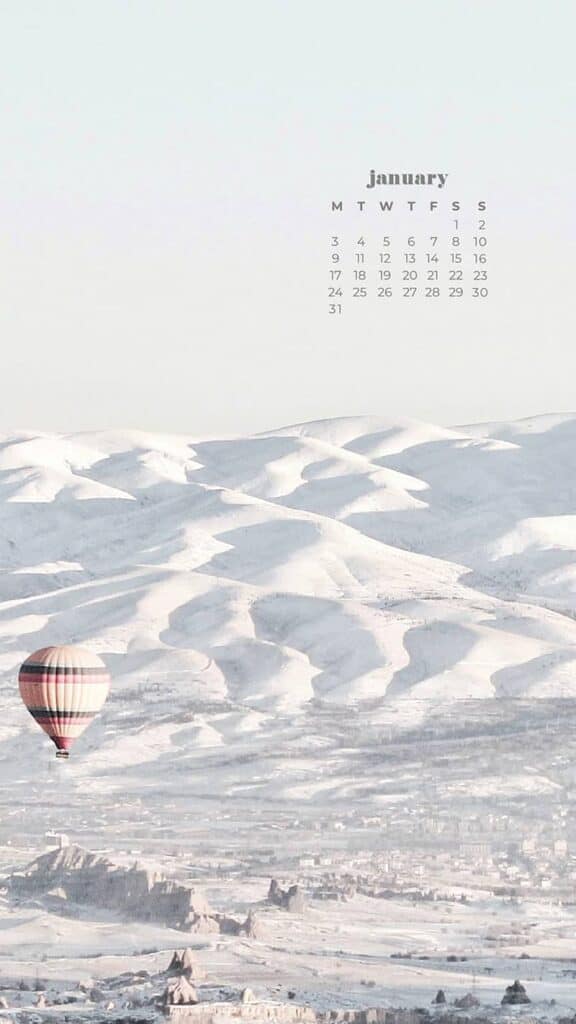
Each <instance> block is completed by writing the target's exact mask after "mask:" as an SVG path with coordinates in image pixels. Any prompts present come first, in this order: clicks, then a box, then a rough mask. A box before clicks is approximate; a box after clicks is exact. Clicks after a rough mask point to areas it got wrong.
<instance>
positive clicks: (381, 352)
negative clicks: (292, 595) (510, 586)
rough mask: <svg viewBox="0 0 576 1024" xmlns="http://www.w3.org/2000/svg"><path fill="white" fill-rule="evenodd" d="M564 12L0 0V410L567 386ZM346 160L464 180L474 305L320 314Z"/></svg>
mask: <svg viewBox="0 0 576 1024" xmlns="http://www.w3.org/2000/svg"><path fill="white" fill-rule="evenodd" d="M574 10H575V9H574V3H573V0H565V2H563V0H550V2H548V3H542V2H541V0H537V2H536V0H435V2H434V3H432V2H430V0H412V2H405V3H399V2H398V0H396V2H394V3H392V2H389V0H359V2H356V3H353V2H351V0H347V2H343V0H243V2H242V3H240V2H238V0H219V2H218V0H214V2H206V0H205V2H203V3H199V2H195V0H92V2H88V0H50V2H49V3H47V2H46V0H0V89H1V93H0V95H1V112H0V117H1V129H2V135H1V137H2V163H1V188H0V204H1V224H2V229H1V233H0V281H1V289H2V301H1V303H0V326H1V331H2V346H3V347H2V355H3V361H2V365H3V377H4V385H5V386H4V389H3V400H2V403H1V405H0V429H2V430H11V429H13V428H16V427H25V428H32V429H43V430H78V429H85V428H93V427H108V426H132V427H142V428H145V429H154V430H177V431H184V432H186V433H191V434H206V433H211V434H214V433H219V432H226V433H235V432H238V433H240V432H244V431H249V430H260V429H265V428H267V427H272V426H280V425H282V424H284V423H289V422H294V421H298V420H304V419H313V418H320V417H324V416H336V415H347V414H358V413H364V412H365V413H372V414H382V415H387V416H388V415H406V416H415V417H421V418H425V419H431V420H435V421H439V422H445V423H450V422H463V421H471V420H479V419H492V418H507V417H515V416H522V415H528V414H532V413H536V412H544V411H552V410H554V411H560V410H566V409H569V408H571V407H574V406H576V399H575V397H574V393H575V388H574V379H575V376H576V345H575V341H574V338H575V336H574V325H575V300H574V291H575V289H574V282H573V277H574V268H575V260H574V217H573V212H572V211H573V208H574V206H573V191H574V187H575V186H574V182H575V180H576V176H575V166H574V165H575V160H574V124H575V114H576V90H575V85H574V79H575V70H574V69H575V64H574V58H573V47H574V38H575V34H576V14H575V13H574ZM370 167H376V168H379V169H381V170H390V171H396V170H398V171H404V170H423V171H448V172H449V173H450V196H454V197H455V198H459V196H460V194H461V195H462V196H464V195H469V196H470V197H474V196H478V197H487V199H488V201H489V203H490V220H489V227H490V231H491V239H490V242H491V247H492V248H491V254H492V264H491V274H492V280H491V292H492V295H491V298H490V300H489V301H488V302H487V303H484V304H483V305H482V306H481V307H480V306H478V305H476V304H473V303H472V302H471V301H465V302H463V303H460V304H452V305H451V304H450V303H449V302H448V301H442V302H440V303H438V304H436V305H434V306H433V308H429V307H428V306H427V305H426V304H424V303H423V302H417V303H415V304H413V305H411V306H407V305H406V304H403V303H402V302H394V303H392V304H390V305H388V306H387V307H386V309H382V310H379V309H378V310H375V309H374V307H373V306H371V310H372V312H366V311H364V312H362V311H359V312H357V313H356V312H351V314H350V315H349V316H346V315H345V316H344V317H343V318H342V319H341V320H339V321H338V322H334V321H333V320H331V319H330V318H329V317H328V315H327V312H326V298H325V289H326V267H327V243H328V235H329V232H330V226H329V225H330V222H329V219H328V216H327V210H328V206H329V202H330V200H331V199H332V198H333V197H335V196H337V197H342V198H350V199H355V198H357V197H360V198H364V194H363V193H365V190H364V184H365V182H366V175H367V172H368V170H369V168H370ZM357 194H358V195H357Z"/></svg>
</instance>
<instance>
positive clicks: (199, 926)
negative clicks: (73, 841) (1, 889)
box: [9, 846, 241, 932]
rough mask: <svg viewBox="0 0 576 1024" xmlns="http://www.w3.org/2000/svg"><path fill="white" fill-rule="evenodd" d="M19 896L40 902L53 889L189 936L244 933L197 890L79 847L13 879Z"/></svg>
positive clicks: (41, 861) (72, 900) (60, 851)
mask: <svg viewBox="0 0 576 1024" xmlns="http://www.w3.org/2000/svg"><path fill="white" fill-rule="evenodd" d="M9 886H10V889H11V890H12V891H13V892H14V893H16V894H17V895H18V896H20V897H22V896H23V897H33V898H38V897H41V896H46V895H47V894H48V893H50V892H51V891H54V889H58V890H59V891H60V892H61V893H63V894H64V897H65V901H67V902H69V903H75V904H79V905H86V904H91V905H94V906H97V907H106V908H108V909H110V910H114V911H117V912H118V913H119V914H122V915H124V916H125V917H127V918H129V919H133V920H138V921H154V922H159V923H162V924H166V925H168V926H169V927H170V928H177V929H180V930H182V931H188V932H220V931H233V930H234V929H235V930H236V932H239V930H240V928H241V924H240V922H238V921H234V920H233V919H232V918H226V917H224V915H221V914H216V913H215V912H214V911H213V910H212V908H211V907H210V905H209V904H208V903H207V901H206V900H205V899H204V897H203V896H201V895H200V894H199V893H197V892H195V890H194V889H193V888H191V887H190V886H187V885H182V884H180V883H178V882H175V881H173V880H172V879H170V878H166V877H164V876H163V875H161V874H159V873H157V872H154V871H150V870H148V869H147V868H145V867H143V866H142V865H139V864H134V865H133V866H132V867H126V866H124V865H122V864H115V863H113V862H112V861H110V860H108V859H107V858H105V857H101V856H98V855H97V854H93V853H90V852H89V851H87V850H83V849H82V848H81V847H79V846H69V847H66V848H64V849H58V850H51V851H50V852H49V853H46V854H43V855H42V856H40V857H38V858H37V859H36V860H34V861H32V863H31V864H30V865H29V866H28V867H27V868H26V870H25V871H23V872H18V873H16V874H13V875H12V876H11V877H10V879H9Z"/></svg>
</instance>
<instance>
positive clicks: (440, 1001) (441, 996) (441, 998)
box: [432, 988, 446, 1006]
mask: <svg viewBox="0 0 576 1024" xmlns="http://www.w3.org/2000/svg"><path fill="white" fill-rule="evenodd" d="M445 1002H446V995H445V993H444V990H443V989H441V988H439V989H438V991H437V993H436V995H435V996H434V999H433V1000H432V1003H433V1005H434V1006H442V1005H444V1003H445Z"/></svg>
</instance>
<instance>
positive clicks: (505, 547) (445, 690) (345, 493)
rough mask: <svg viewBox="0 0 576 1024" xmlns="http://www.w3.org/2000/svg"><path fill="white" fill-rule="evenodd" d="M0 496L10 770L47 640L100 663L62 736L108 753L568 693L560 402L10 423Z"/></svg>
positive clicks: (26, 737) (570, 562) (573, 564)
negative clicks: (369, 714)
mask: <svg viewBox="0 0 576 1024" xmlns="http://www.w3.org/2000/svg"><path fill="white" fill-rule="evenodd" d="M0 498H1V504H0V517H1V520H0V545H1V557H2V575H1V577H0V672H1V673H2V678H3V687H4V689H3V698H4V703H5V713H4V715H3V718H2V723H1V725H0V758H3V759H5V760H6V761H7V762H10V763H11V764H12V762H13V758H14V749H15V747H14V740H15V739H16V738H17V737H18V739H19V744H18V751H19V753H22V754H24V756H25V757H28V755H29V753H30V752H31V751H33V750H34V746H35V745H37V744H38V743H39V742H42V743H46V742H47V741H45V740H44V738H43V737H42V736H41V735H39V732H38V729H37V726H36V725H35V724H34V723H33V722H32V720H31V719H30V718H29V717H28V716H27V714H26V712H25V711H24V710H23V708H22V707H21V705H20V701H19V698H18V693H17V687H16V673H17V668H18V665H19V663H20V662H21V660H22V659H23V658H24V657H25V656H26V655H28V654H29V653H30V652H31V651H33V650H35V649H36V648H39V647H42V646H44V645H47V644H60V643H68V642H72V643H80V644H86V645H88V646H90V647H91V648H92V649H94V650H96V651H97V652H98V653H100V654H101V655H102V656H103V657H104V658H105V660H106V662H107V664H108V665H109V667H110V670H111V672H112V676H113V693H112V697H111V699H110V701H109V703H108V705H107V707H106V709H105V711H104V713H103V715H102V717H101V719H100V720H99V722H98V723H96V724H95V725H93V726H92V727H91V729H90V730H89V733H88V734H87V735H86V736H85V737H84V738H83V739H82V740H81V745H82V748H83V749H84V750H85V751H87V750H89V749H91V748H92V749H93V753H92V756H91V761H92V763H94V764H97V763H98V762H100V763H101V764H106V763H107V761H108V758H109V747H110V746H111V745H112V744H113V745H114V747H115V755H114V756H115V763H116V765H117V766H118V767H122V765H126V766H128V765H132V764H134V763H135V762H136V763H137V762H139V761H141V760H142V759H144V760H150V759H152V760H158V759H166V758H167V757H168V758H169V757H171V756H172V757H173V756H176V755H178V754H179V753H181V752H182V750H183V749H184V750H192V751H194V750H196V749H198V750H201V749H203V748H213V747H217V746H219V745H220V746H222V745H224V746H227V745H229V744H231V743H233V742H236V743H245V742H246V741H247V740H248V739H249V738H250V737H252V739H253V738H254V736H255V735H256V734H259V733H262V731H263V730H264V732H266V730H268V731H269V730H270V728H272V730H273V728H274V723H275V722H276V723H277V722H278V721H279V720H280V719H282V720H284V719H285V716H291V717H292V718H293V717H294V716H295V715H297V714H298V713H299V712H302V711H304V710H306V709H308V710H309V709H310V708H311V707H314V706H317V705H318V703H319V702H320V704H322V705H323V706H324V705H326V704H328V705H330V706H335V707H336V706H340V707H342V706H350V705H355V706H357V707H361V706H362V702H367V701H369V702H371V704H372V705H374V706H376V705H382V704H386V703H387V702H390V701H395V702H397V701H399V700H403V699H404V698H407V699H409V700H410V701H411V702H412V704H413V705H414V707H416V703H417V702H419V701H422V700H424V701H426V700H428V699H432V700H434V701H435V702H437V701H454V700H456V699H463V698H466V699H478V698H480V699H484V698H507V697H523V698H537V697H545V698H556V697H563V698H566V697H572V696H576V671H575V657H576V622H575V621H574V613H575V611H576V552H575V546H576V529H575V526H576V415H574V416H564V417H562V416H546V417H540V418H536V419H533V420H525V421H521V422H516V423H510V424H490V425H485V426H482V425H480V426H467V427H462V428H455V429H452V430H449V429H446V428H444V427H438V426H432V425H429V424H426V423H420V422H416V421H411V420H406V421H403V422H397V421H389V420H386V419H382V418H372V417H348V418H342V419H334V420H324V421H319V422H315V423H306V424H299V425H296V426H292V427H285V428H283V429H280V430H275V431H271V432H270V433H266V434H261V435H258V436H254V437H239V438H229V439H223V440H204V441H197V440H195V439H194V438H193V437H181V436H169V435H156V434H154V435H153V434H146V433H142V432H138V431H123V432H119V431H110V432H102V433H91V434H79V435H66V436H62V435H35V434H31V433H19V434H15V435H12V436H4V437H3V438H2V440H1V441H0ZM143 695H145V699H139V700H137V701H135V700H134V697H135V696H136V697H139V698H143ZM124 702H126V703H125V704H124ZM203 707H205V708H209V713H206V714H203V713H202V708H203ZM218 709H220V712H221V714H220V715H217V714H215V711H217V710H218ZM170 711H171V712H172V715H170ZM186 712H190V715H189V720H187V719H186ZM183 715H184V718H183ZM282 716H284V718H283V717H282ZM144 725H145V726H146V745H145V750H143V749H142V748H143V744H142V742H141V735H140V731H141V730H142V728H143V727H144ZM250 742H251V741H250Z"/></svg>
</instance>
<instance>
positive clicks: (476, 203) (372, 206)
mask: <svg viewBox="0 0 576 1024" xmlns="http://www.w3.org/2000/svg"><path fill="white" fill-rule="evenodd" d="M449 185H450V175H449V174H448V173H446V172H442V173H439V172H435V173H429V174H410V173H409V174H406V173H403V174H399V173H380V172H377V171H376V170H374V169H371V170H370V172H369V175H368V180H367V182H366V184H365V186H364V189H363V190H359V192H360V191H362V193H363V194H362V195H361V196H360V197H356V198H351V199H348V200H346V199H343V198H341V197H340V198H333V199H332V200H331V201H330V206H329V212H330V224H329V232H328V237H327V239H326V243H327V244H326V249H327V266H326V281H325V285H326V298H327V311H328V314H329V315H330V316H335V317H339V316H342V315H345V314H348V315H349V314H351V313H353V312H354V309H357V308H358V307H359V306H364V307H365V306H367V305H370V306H373V307H376V306H386V305H387V304H389V303H391V302H412V303H414V302H429V303H433V302H435V301H436V302H437V301H438V300H441V299H443V298H444V299H449V300H450V301H452V302H458V301H459V300H462V299H465V298H469V299H475V300H477V301H478V302H486V301H488V300H489V298H490V294H491V283H492V282H491V278H490V269H491V268H490V253H491V249H490V209H489V203H488V201H487V200H486V198H485V197H484V196H482V195H479V196H478V198H466V199H462V198H461V197H460V196H459V195H458V188H457V186H456V187H454V188H452V187H449Z"/></svg>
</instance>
